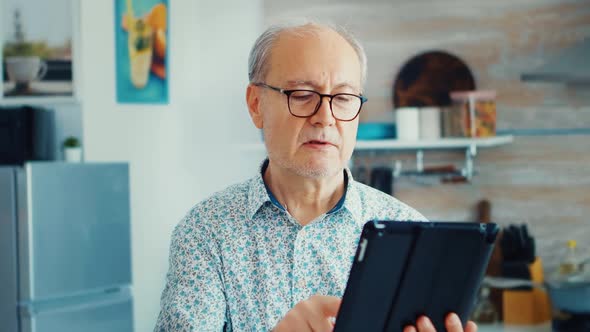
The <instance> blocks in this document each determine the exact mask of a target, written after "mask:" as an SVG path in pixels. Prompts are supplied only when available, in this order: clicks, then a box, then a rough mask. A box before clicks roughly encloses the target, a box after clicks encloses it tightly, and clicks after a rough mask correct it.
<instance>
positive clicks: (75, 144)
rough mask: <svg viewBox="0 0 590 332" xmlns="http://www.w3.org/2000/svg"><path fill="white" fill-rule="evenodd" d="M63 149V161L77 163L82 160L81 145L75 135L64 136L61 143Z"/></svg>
mask: <svg viewBox="0 0 590 332" xmlns="http://www.w3.org/2000/svg"><path fill="white" fill-rule="evenodd" d="M63 149H64V158H65V161H68V162H77V163H79V162H81V161H82V146H81V145H80V141H79V140H78V139H77V138H76V137H74V136H69V137H68V138H66V139H65V140H64V143H63Z"/></svg>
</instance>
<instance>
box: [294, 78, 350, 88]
mask: <svg viewBox="0 0 590 332" xmlns="http://www.w3.org/2000/svg"><path fill="white" fill-rule="evenodd" d="M302 85H303V86H310V87H312V88H314V89H316V90H319V88H320V84H318V83H317V82H316V81H311V80H307V81H306V80H289V81H287V86H288V87H297V86H302ZM339 88H350V89H353V90H360V89H359V88H358V87H357V86H356V85H354V84H352V83H350V82H342V83H339V84H337V85H335V86H334V87H333V89H339Z"/></svg>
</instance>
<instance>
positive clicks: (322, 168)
mask: <svg viewBox="0 0 590 332" xmlns="http://www.w3.org/2000/svg"><path fill="white" fill-rule="evenodd" d="M296 172H297V173H298V175H300V176H304V177H308V178H313V179H321V178H328V177H333V176H336V175H338V173H340V172H342V167H341V166H334V164H331V165H313V164H311V165H310V164H307V165H303V166H301V167H297V170H296Z"/></svg>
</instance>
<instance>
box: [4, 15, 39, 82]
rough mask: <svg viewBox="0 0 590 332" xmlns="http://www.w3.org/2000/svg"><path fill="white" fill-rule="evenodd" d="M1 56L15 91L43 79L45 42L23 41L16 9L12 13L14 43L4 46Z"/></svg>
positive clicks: (23, 37) (21, 28)
mask: <svg viewBox="0 0 590 332" xmlns="http://www.w3.org/2000/svg"><path fill="white" fill-rule="evenodd" d="M3 55H4V59H5V62H6V72H7V73H8V78H9V79H10V80H11V81H13V82H14V83H15V85H16V87H15V90H19V89H21V90H22V89H28V84H29V83H30V82H31V81H34V80H37V79H41V78H43V76H45V73H46V72H47V64H46V63H45V62H44V61H43V60H42V59H43V58H46V57H47V56H48V55H49V48H48V47H47V44H46V43H45V42H31V41H26V40H25V34H24V31H23V27H22V23H21V16H20V11H19V10H18V9H17V10H15V11H14V41H12V42H7V43H6V44H5V46H4V52H3Z"/></svg>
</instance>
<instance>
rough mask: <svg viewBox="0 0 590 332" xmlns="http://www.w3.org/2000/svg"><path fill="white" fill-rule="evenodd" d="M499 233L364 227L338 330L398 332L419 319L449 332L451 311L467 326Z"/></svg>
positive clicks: (431, 225)
mask: <svg viewBox="0 0 590 332" xmlns="http://www.w3.org/2000/svg"><path fill="white" fill-rule="evenodd" d="M497 233H498V226H497V225H496V224H491V223H490V224H478V223H462V222H451V223H448V222H409V221H370V222H368V223H366V224H365V226H364V228H363V232H362V234H361V238H360V240H359V245H358V248H357V251H356V255H355V258H354V262H353V264H352V268H351V271H350V276H349V279H348V283H347V285H346V290H345V292H344V296H343V298H342V304H341V306H340V311H339V313H338V317H337V318H336V325H335V329H334V331H335V332H348V331H366V332H371V331H379V332H380V331H396V332H397V331H402V330H403V328H404V327H405V326H406V325H408V324H415V321H416V319H417V318H418V317H419V316H420V315H422V314H424V315H426V316H428V317H429V318H430V319H431V320H432V322H433V324H434V326H435V328H436V330H437V331H446V329H445V327H444V319H445V317H446V315H447V314H448V313H449V312H455V313H457V314H458V315H459V317H460V318H461V321H462V322H463V324H464V325H465V324H466V323H467V320H468V318H469V315H470V313H471V310H472V308H473V305H474V304H475V301H476V299H477V294H478V290H479V285H480V283H481V281H482V278H483V276H484V273H485V270H486V267H487V264H488V261H489V259H490V256H491V254H492V250H493V246H494V242H495V239H496V235H497Z"/></svg>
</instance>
